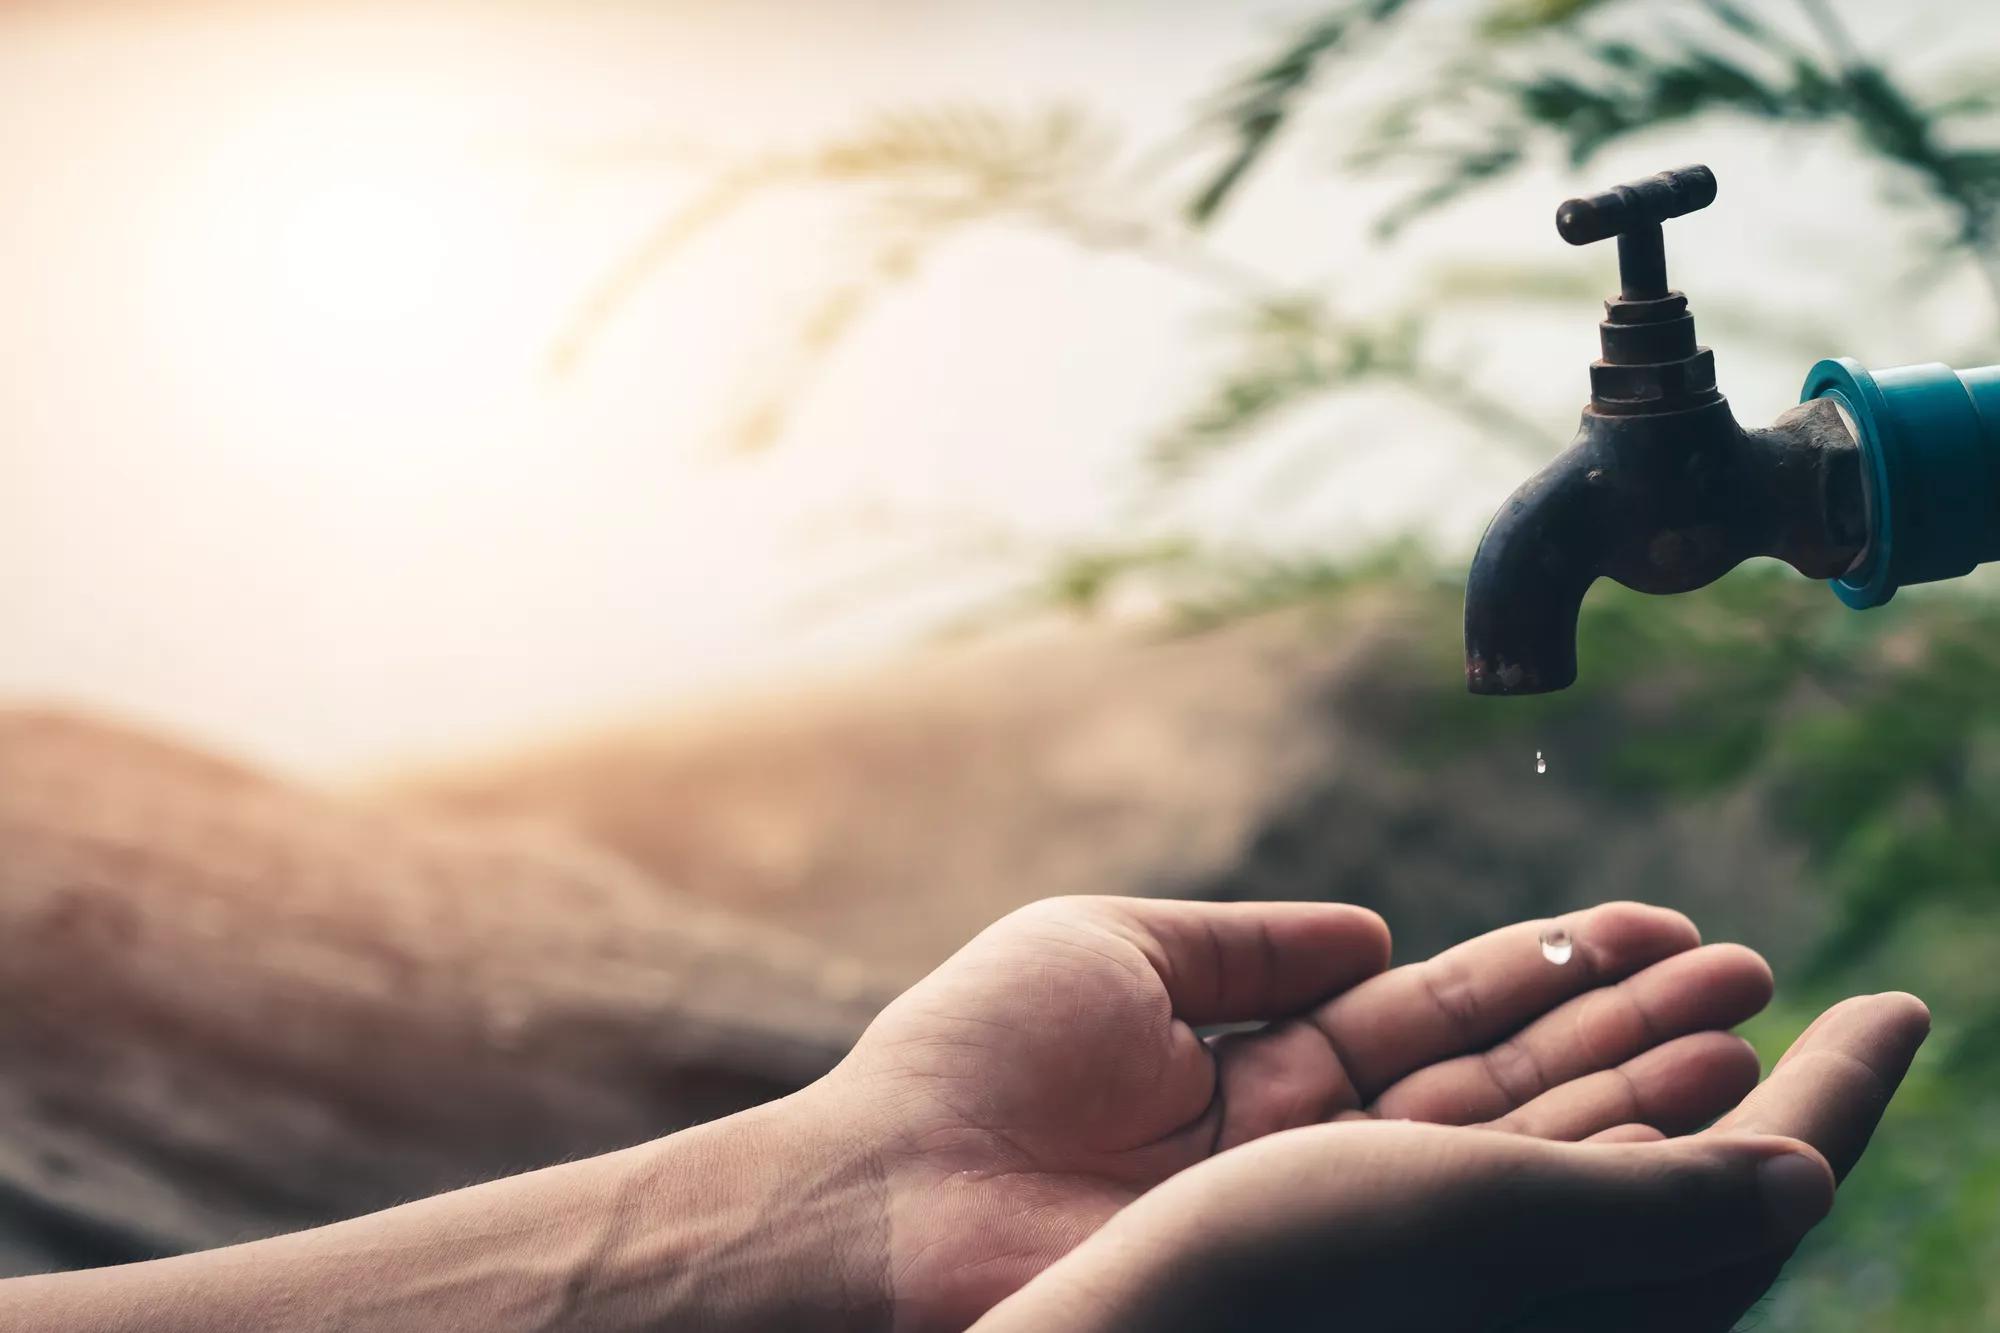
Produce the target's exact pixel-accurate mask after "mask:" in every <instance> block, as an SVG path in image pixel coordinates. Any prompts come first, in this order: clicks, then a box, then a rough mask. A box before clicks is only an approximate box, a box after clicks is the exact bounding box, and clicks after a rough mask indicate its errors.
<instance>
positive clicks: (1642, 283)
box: [1556, 166, 1715, 301]
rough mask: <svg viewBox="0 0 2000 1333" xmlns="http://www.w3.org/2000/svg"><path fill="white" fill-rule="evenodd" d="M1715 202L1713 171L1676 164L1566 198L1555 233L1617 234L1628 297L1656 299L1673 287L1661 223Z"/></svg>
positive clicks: (1588, 238)
mask: <svg viewBox="0 0 2000 1333" xmlns="http://www.w3.org/2000/svg"><path fill="white" fill-rule="evenodd" d="M1714 202H1715V173H1714V172H1712V171H1710V170H1709V169H1708V168H1707V167H1703V166H1691V167H1675V168H1674V169H1673V170H1672V171H1662V172H1660V173H1658V174H1657V175H1652V176H1648V177H1646V178H1645V179H1644V180H1636V181H1627V182H1625V184H1623V185H1614V186H1612V187H1611V188H1610V189H1608V190H1604V191H1601V192H1600V193H1597V194H1587V195H1584V196H1583V197H1581V198H1579V199H1567V200H1564V201H1563V205H1562V207H1561V208H1558V209H1557V210H1556V234H1557V235H1558V236H1560V237H1562V238H1563V239H1564V240H1565V241H1568V242H1569V243H1570V244H1571V245H1589V244H1590V243H1591V242H1592V241H1601V240H1604V239H1605V238H1606V237H1610V236H1616V237H1617V238H1618V286H1619V289H1620V291H1619V294H1620V296H1622V297H1623V298H1624V299H1625V300H1627V301H1657V300H1659V299H1661V298H1662V297H1664V296H1666V295H1667V293H1668V290H1669V288H1668V287H1667V238H1666V236H1665V235H1664V234H1663V233H1662V232H1661V231H1660V224H1661V223H1662V222H1665V221H1666V220H1667V219H1668V218H1677V217H1683V216H1685V215H1687V214H1689V213H1692V212H1694V211H1695V210H1696V209H1701V208H1707V207H1708V206H1709V205H1710V204H1712V203H1714Z"/></svg>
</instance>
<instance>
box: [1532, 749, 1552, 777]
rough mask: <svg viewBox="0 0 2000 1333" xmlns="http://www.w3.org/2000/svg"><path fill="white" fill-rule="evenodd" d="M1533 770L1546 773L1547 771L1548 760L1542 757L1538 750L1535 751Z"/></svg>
mask: <svg viewBox="0 0 2000 1333" xmlns="http://www.w3.org/2000/svg"><path fill="white" fill-rule="evenodd" d="M1535 771H1536V772H1537V773H1546V772H1548V771H1549V761H1548V760H1546V759H1544V758H1542V752H1541V751H1540V750H1537V751H1535Z"/></svg>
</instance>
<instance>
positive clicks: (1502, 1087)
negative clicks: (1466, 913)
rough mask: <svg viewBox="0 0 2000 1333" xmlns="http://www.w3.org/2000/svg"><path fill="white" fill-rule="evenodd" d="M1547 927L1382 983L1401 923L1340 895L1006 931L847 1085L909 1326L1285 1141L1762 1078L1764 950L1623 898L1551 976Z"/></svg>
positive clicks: (1582, 926)
mask: <svg viewBox="0 0 2000 1333" xmlns="http://www.w3.org/2000/svg"><path fill="white" fill-rule="evenodd" d="M1542 924H1543V923H1527V924H1522V925H1516V926H1510V927H1507V928H1505V929H1502V930H1498V931H1494V932H1493V933H1491V934H1489V935H1485V936H1482V937H1480V938H1478V939H1475V940H1472V941H1470V942H1468V943H1466V944H1462V945H1459V946H1457V947H1456V948H1453V949H1450V950H1447V951H1446V952H1444V953H1442V954H1439V955H1437V956H1436V957H1434V958H1431V959H1429V960H1427V961H1424V962H1421V963H1416V964H1412V965H1409V966H1405V967H1399V968H1395V969H1393V970H1387V971H1385V970H1384V968H1385V967H1386V965H1387V962H1388V954H1389V939H1388V932H1387V930H1386V928H1385V927H1384V926H1383V924H1382V922H1381V920H1380V919H1379V918H1378V917H1376V916H1375V915H1374V914H1373V913H1371V912H1368V911H1365V910H1363V909H1360V908H1355V907H1349V906H1342V905H1336V904H1314V903H1243V904H1213V903H1187V902H1172V901H1156V900H1145V899H1118V898H1073V899H1058V900H1052V901H1050V902H1046V903H1039V904H1036V905H1035V906H1033V907H1031V908H1027V909H1024V910H1023V911H1021V912H1017V913H1015V914H1013V915H1012V916H1010V917H1008V918H1006V919H1005V920H1004V921H1002V922H1000V923H998V924H997V925H995V926H993V927H992V928H991V929H989V930H987V931H986V932H985V933H984V934H982V935H980V936H979V937H978V938H977V939H976V940H974V941H973V942H972V943H971V944H969V945H967V946H966V947H965V948H964V949H963V950H961V951H960V952H959V953H958V954H957V955H956V956H955V957H954V958H953V959H952V960H951V961H950V962H948V963H947V964H945V965H944V966H943V967H941V968H939V969H938V970H937V971H936V972H935V973H933V974H932V975H931V976H930V977H929V978H928V979H926V980H925V981H924V982H922V983H920V984H919V985H917V986H916V987H914V988H912V989H911V990H910V991H909V992H907V993H906V994H905V995H904V996H902V997H901V998H900V999H899V1000H897V1001H896V1003H895V1004H893V1005H891V1006H890V1007H889V1008H888V1009H887V1010H885V1011H884V1012H883V1014H882V1015H881V1017H880V1018H878V1019H877V1021H876V1023H875V1024H874V1025H873V1026H872V1027H871V1028H870V1029H869V1031H868V1033H867V1035H866V1036H865V1037H864V1038H863V1039H862V1041H861V1042H860V1044H859V1045H858V1046H857V1047H856V1049H855V1051H854V1053H853V1054H852V1055H851V1056H850V1057H849V1059H848V1061H847V1062H846V1063H845V1064H844V1065H843V1066H842V1067H841V1069H840V1070H839V1071H837V1073H836V1074H835V1075H834V1077H833V1078H832V1079H831V1080H829V1082H830V1084H832V1085H834V1087H837V1088H840V1089H843V1090H845V1092H846V1093H847V1094H848V1095H850V1096H854V1097H857V1098H858V1099H859V1100H860V1104H861V1105H863V1106H865V1107H866V1108H867V1109H866V1112H865V1114H866V1115H867V1116H868V1117H869V1119H870V1121H871V1124H870V1128H871V1130H872V1131H873V1132H875V1133H878V1134H880V1135H882V1136H884V1139H885V1141H887V1142H888V1143H889V1144H890V1145H891V1146H890V1147H889V1148H888V1149H887V1150H886V1151H885V1152H884V1154H883V1162H882V1167H883V1173H884V1182H885V1183H884V1189H885V1195H886V1199H885V1205H886V1206H885V1214H886V1217H887V1225H888V1232H889V1234H888V1237H887V1241H888V1251H889V1255H890V1266H891V1272H890V1274H889V1277H890V1280H891V1283H892V1286H893V1287H894V1289H895V1290H896V1291H897V1292H898V1293H899V1299H898V1305H899V1308H900V1309H901V1310H902V1311H903V1312H904V1313H905V1314H907V1315H908V1316H910V1318H909V1319H908V1320H907V1321H899V1322H908V1323H909V1325H910V1326H912V1327H930V1326H936V1327H963V1326H964V1325H965V1324H966V1323H967V1322H969V1321H970V1320H972V1319H974V1318H976V1317H977V1316H978V1315H979V1314H980V1313H981V1312H983V1311H984V1310H985V1309H987V1308H988V1307H990V1306H991V1305H993V1304H994V1303H995V1302H997V1301H999V1300H1000V1299H1002V1298H1004V1297H1005V1296H1007V1295H1008V1294H1009V1293H1011V1292H1012V1291H1014V1290H1015V1289H1017V1288H1018V1287H1020V1286H1021V1285H1022V1284H1023V1283H1025V1282H1027V1281H1028V1280H1029V1279H1030V1278H1032V1277H1033V1276H1034V1275H1035V1274H1037V1273H1039V1272H1040V1271H1041V1270H1042V1269H1043V1268H1045V1267H1047V1266H1048V1265H1049V1264H1050V1263H1052V1262H1054V1261H1055V1260H1056V1259H1058V1258H1060V1257H1061V1256H1062V1255H1063V1254H1065V1253H1067V1252H1068V1251H1069V1250H1070V1249H1071V1248H1073V1247H1074V1246H1076V1245H1077V1244H1078V1243H1080V1242H1081V1241H1082V1240H1083V1239H1085V1238H1086V1237H1088V1236H1089V1235H1090V1234H1092V1233H1093V1232H1094V1231H1096V1230H1097V1229H1098V1228H1099V1227H1100V1226H1102V1225H1103V1224H1104V1222H1105V1221H1106V1220H1108V1219H1109V1218H1110V1217H1111V1215H1112V1214H1113V1213H1115V1212H1117V1211H1118V1210H1119V1209H1120V1208H1122V1207H1123V1206H1125V1205H1126V1204H1127V1203H1129V1202H1131V1201H1132V1200H1133V1199H1134V1198H1136V1197H1137V1196H1138V1195H1139V1194H1141V1193H1144V1192H1145V1191H1146V1190H1148V1189H1150V1188H1152V1187H1153V1186H1155V1185H1157V1184H1159V1183H1160V1182H1162V1181H1163V1180H1165V1179H1167V1178H1168V1177H1170V1176H1172V1175H1174V1174H1175V1173H1177V1172H1179V1171H1182V1170H1184V1169H1186V1168H1188V1167H1190V1166H1193V1165H1195V1164H1196V1163H1198V1162H1200V1161H1202V1160H1203V1159H1205V1158H1207V1157H1209V1156H1211V1155H1213V1154H1215V1153H1217V1152H1219V1151H1222V1150H1224V1149H1226V1148H1229V1147H1232V1146H1235V1145H1236V1144H1240V1143H1244V1142H1247V1141H1249V1140H1251V1139H1255V1138H1259V1137H1261V1136H1263V1135H1266V1134H1270V1133H1274V1132H1277V1131H1279V1130H1284V1129H1290V1128H1295V1127H1298V1126H1301V1125H1307V1124H1313V1123H1316V1122H1320V1121H1327V1120H1339V1119H1358V1118H1386V1119H1408V1120H1422V1121H1431V1122H1435V1123H1440V1124H1450V1125H1484V1126H1487V1127H1489V1128H1497V1129H1504V1130H1510V1131H1515V1132H1518V1133H1522V1134H1528V1135H1534V1136H1538V1137H1543V1138H1551V1139H1584V1138H1590V1137H1606V1138H1635V1139H1636V1138H1645V1137H1657V1136H1658V1135H1659V1134H1661V1133H1668V1134H1672V1133H1680V1132H1684V1131H1686V1130H1689V1129H1692V1128H1694V1127H1696V1126H1698V1125H1699V1124H1701V1123H1703V1122H1704V1121H1707V1120H1709V1119H1711V1118H1713V1117H1714V1116H1716V1115H1718V1114H1720V1113H1722V1112H1723V1111H1725V1110H1727V1109H1728V1108H1729V1107H1731V1106H1733V1105H1735V1104H1736V1103H1737V1102H1738V1101H1739V1100H1740V1099H1741V1098H1742V1097H1743V1096H1744V1094H1746V1093H1747V1092H1748V1091H1749V1090H1750V1089H1751V1088H1752V1087H1753V1086H1754V1085H1755V1083H1756V1081H1757V1073H1758V1068H1757V1060H1756V1057H1755V1055H1754V1053H1753V1052H1752V1051H1751V1050H1750V1048H1749V1046H1748V1045H1747V1044H1746V1043H1744V1042H1743V1041H1741V1040H1740V1039H1738V1038H1736V1037H1733V1036H1730V1035H1728V1033H1727V1032H1726V1031H1724V1029H1727V1028H1728V1027H1730V1026H1732V1025H1734V1024H1736V1023H1738V1022H1740V1021H1742V1020H1743V1019H1745V1018H1747V1017H1749V1016H1750V1015H1751V1014H1753V1013H1755V1012H1756V1011H1757V1010H1758V1009H1760V1008H1762V1007H1763V1005H1764V1003H1765V1002H1766V1001H1767V1000H1768V998H1769V996H1770V990H1771V976H1770V972H1769V969H1768V968H1767V967H1766V966H1765V965H1764V962H1763V960H1762V959H1760V958H1759V957H1758V956H1757V955H1756V954H1754V953H1752V952H1751V951H1750V950H1748V949H1744V948H1741V947H1739V946H1735V945H1711V946H1706V947H1701V946H1700V940H1699V936H1698V934H1697V932H1696V930H1695V928H1694V926H1693V925H1692V924H1691V923H1690V922H1689V921H1688V920H1687V919H1686V918H1685V917H1683V916H1681V915H1680V914H1678V913H1675V912H1670V911H1666V910H1663V909H1659V908H1653V907H1646V906H1641V905H1638V904H1630V903H1613V904H1608V905H1605V906H1602V907H1597V908H1593V909H1590V910H1589V911H1585V912H1581V913H1577V914H1575V915H1573V916H1569V917H1565V918H1562V919H1561V921H1560V922H1559V924H1561V925H1562V926H1564V927H1566V928H1567V929H1568V931H1569V932H1570V935H1571V938H1572V940H1573V941H1574V952H1573V956H1572V959H1571V961H1569V962H1568V963H1567V964H1563V965H1557V964H1554V963H1551V962H1549V961H1547V960H1546V959H1544V958H1543V956H1542V954H1541V951H1540V949H1539V947H1538V944H1537V937H1538V934H1539V931H1540V928H1541V925H1542ZM1258 1022H1261V1023H1263V1024H1265V1025H1264V1026H1262V1027H1261V1028H1258V1029H1256V1030H1255V1031H1248V1032H1236V1033H1231V1034H1229V1035H1224V1036H1219V1037H1211V1038H1207V1039H1204V1038H1203V1037H1202V1036H1201V1035H1199V1033H1198V1032H1197V1030H1196V1029H1197V1027H1199V1026H1208V1025H1216V1024H1238V1023H1258ZM831 1090H832V1089H829V1091H831Z"/></svg>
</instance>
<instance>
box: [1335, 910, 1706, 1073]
mask: <svg viewBox="0 0 2000 1333" xmlns="http://www.w3.org/2000/svg"><path fill="white" fill-rule="evenodd" d="M1550 924H1555V925H1559V926H1561V927H1563V928H1565V929H1567V930H1568V931H1569V934H1570V939H1571V941H1572V954H1571V959H1570V961H1569V962H1568V963H1566V964H1562V965H1558V964H1555V963H1551V962H1550V961H1549V960H1548V959H1546V958H1544V957H1543V956H1542V951H1541V946H1540V944H1539V937H1540V935H1541V932H1542V929H1543V927H1545V926H1547V925H1550ZM1700 942H1701V937H1700V935H1699V934H1698V933H1697V932H1696V930H1695V928H1694V923H1693V922H1691V921H1689V920H1688V919H1687V918H1686V917H1684V916H1682V915H1681V914H1680V913H1679V912H1672V911H1668V910H1666V909H1664V908H1659V907H1648V906H1645V905H1644V904H1641V903H1606V904H1604V905H1603V906H1601V907H1593V908H1590V909H1589V910H1587V911H1583V912H1574V913H1571V914H1570V915H1568V916H1565V917H1559V918H1557V919H1556V920H1555V921H1554V922H1553V923H1550V922H1536V921H1530V922H1524V923H1521V924H1519V925H1513V926H1507V927H1504V928H1502V929H1500V930H1496V931H1493V932H1492V933H1490V934H1487V935H1482V936H1480V937H1479V938H1478V939H1475V940H1469V941H1467V942H1466V943H1464V944H1460V945H1457V946H1456V947H1454V948H1450V949H1447V950H1445V951H1444V952H1443V953H1441V954H1438V955H1437V956H1436V957H1435V958H1431V959H1428V960H1427V961H1425V962H1421V963H1411V964H1408V965H1406V966H1403V967H1398V968H1394V969H1392V970H1391V971H1388V972H1385V973H1383V974H1382V975H1381V976H1378V977H1375V978H1373V979H1371V980H1369V981H1366V982H1364V983H1362V984H1361V985H1358V986H1356V987H1354V989H1353V990H1351V991H1348V992H1347V993H1345V994H1343V995H1339V996H1337V997H1335V998H1334V999H1333V1000H1332V1001H1331V1002H1329V1003H1328V1004H1326V1005H1324V1006H1322V1007H1321V1008H1320V1009H1319V1010H1317V1011H1316V1012H1315V1013H1314V1015H1313V1019H1314V1022H1315V1023H1317V1024H1318V1026H1319V1027H1320V1029H1321V1031H1323V1032H1325V1033H1326V1035H1327V1040H1328V1041H1329V1042H1331V1043H1332V1045H1333V1047H1334V1049H1335V1050H1336V1051H1338V1052H1340V1056H1341V1063H1342V1065H1343V1067H1344V1068H1345V1069H1346V1070H1347V1072H1348V1075H1349V1076H1350V1077H1351V1078H1352V1080H1353V1082H1354V1085H1355V1087H1356V1089H1357V1091H1359V1092H1360V1094H1361V1095H1362V1097H1363V1099H1364V1100H1372V1099H1373V1098H1374V1097H1376V1096H1378V1095H1380V1093H1381V1092H1382V1090H1383V1089H1384V1088H1387V1087H1389V1086H1390V1085H1391V1084H1393V1083H1394V1082H1395V1081H1396V1080H1397V1079H1399V1078H1402V1077H1403V1076H1404V1075H1406V1074H1408V1073H1409V1072H1410V1071H1411V1070H1413V1069H1420V1068H1422V1067H1424V1066H1425V1065H1430V1064H1435V1063H1437V1062H1438V1061H1440V1060H1445V1059H1449V1058H1451V1057H1452V1056H1456V1055H1463V1054H1465V1053H1467V1052H1470V1051H1478V1050H1483V1049H1484V1048H1486V1047H1488V1046H1490V1045H1492V1044H1493V1043H1494V1042H1496V1041H1498V1040H1500V1039H1501V1038H1502V1037H1505V1036H1507V1035H1508V1034H1510V1033H1512V1032H1514V1031H1515V1030H1516V1029H1518V1028H1520V1027H1521V1026H1523V1025H1524V1024H1526V1023H1527V1022H1528V1021H1529V1020H1531V1019H1533V1018H1535V1017H1537V1016H1539V1015H1541V1014H1543V1013H1546V1012H1547V1011H1548V1010H1549V1009H1551V1008H1552V1007H1554V1006H1555V1005H1558V1004H1560V1003H1562V1002H1563V1001H1564V1000H1567V999H1569V998H1570V997H1571V996H1574V995H1577V994H1580V993H1582V992H1584V991H1587V990H1590V989H1592V988H1593V987H1596V986H1602V985H1605V984H1608V983H1610V982H1613V981H1618V980H1621V979H1622V978H1624V977H1627V976H1630V975H1631V974H1632V973H1634V972H1637V971H1638V970H1639V969H1641V968H1643V967H1648V966H1650V965H1652V964H1654V963H1657V962H1659V961H1660V960H1661V959H1663V958H1668V957H1671V956H1673V955H1674V954H1678V953H1684V952H1686V951H1687V950H1689V949H1692V948H1694V947H1695V945H1697V944H1699V943H1700Z"/></svg>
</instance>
